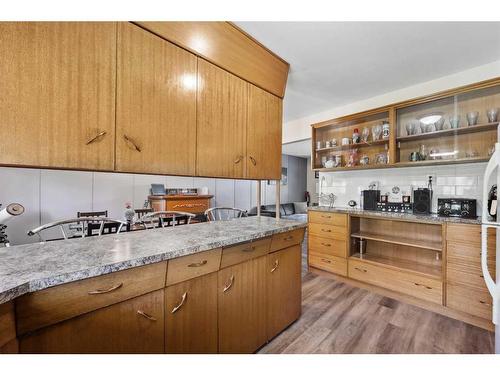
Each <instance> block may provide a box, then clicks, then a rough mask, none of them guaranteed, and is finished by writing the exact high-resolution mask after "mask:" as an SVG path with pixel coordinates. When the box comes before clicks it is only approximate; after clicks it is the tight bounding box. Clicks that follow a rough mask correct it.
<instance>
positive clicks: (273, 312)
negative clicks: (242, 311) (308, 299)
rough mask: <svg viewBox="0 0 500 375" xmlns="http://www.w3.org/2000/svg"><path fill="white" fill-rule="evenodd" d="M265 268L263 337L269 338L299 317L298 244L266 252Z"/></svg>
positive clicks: (299, 250) (299, 275)
mask: <svg viewBox="0 0 500 375" xmlns="http://www.w3.org/2000/svg"><path fill="white" fill-rule="evenodd" d="M267 270H268V274H267V301H268V302H267V338H268V340H271V339H272V338H273V337H274V336H276V335H277V334H278V333H280V332H281V331H282V330H283V329H285V328H286V327H288V326H289V325H290V324H292V323H293V322H294V321H295V320H297V319H298V318H299V316H300V312H301V306H302V289H301V277H302V276H301V247H300V245H296V246H292V247H289V248H288V249H284V250H280V251H277V252H275V253H272V254H269V255H268V256H267Z"/></svg>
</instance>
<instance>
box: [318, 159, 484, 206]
mask: <svg viewBox="0 0 500 375" xmlns="http://www.w3.org/2000/svg"><path fill="white" fill-rule="evenodd" d="M485 168H486V163H477V164H461V165H450V166H446V165H443V166H433V167H412V168H389V169H377V170H364V171H363V170H361V171H348V172H329V173H320V174H319V185H320V192H322V193H326V194H329V193H333V194H335V196H336V202H335V206H340V207H346V206H347V202H349V200H351V199H353V200H355V201H356V202H357V203H358V207H359V204H360V194H361V191H362V190H365V189H367V188H368V185H369V183H370V182H371V181H378V182H379V183H380V185H379V186H380V190H381V194H384V193H386V192H389V191H390V190H391V189H392V187H393V186H399V187H400V188H401V190H402V191H403V192H404V191H407V192H408V195H410V192H411V187H412V186H413V187H414V188H417V187H427V180H428V176H432V177H433V178H432V181H433V191H434V193H433V207H432V211H433V212H436V205H437V199H438V198H447V197H457V198H471V199H477V201H478V207H477V210H478V213H479V212H480V209H481V203H482V202H481V200H482V199H481V194H482V187H483V174H484V170H485ZM320 205H325V204H324V203H323V204H322V203H320Z"/></svg>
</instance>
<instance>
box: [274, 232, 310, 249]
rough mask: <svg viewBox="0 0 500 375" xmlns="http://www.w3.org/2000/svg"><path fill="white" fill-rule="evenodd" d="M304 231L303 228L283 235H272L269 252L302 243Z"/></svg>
mask: <svg viewBox="0 0 500 375" xmlns="http://www.w3.org/2000/svg"><path fill="white" fill-rule="evenodd" d="M305 231H306V229H305V228H299V229H294V230H291V231H288V232H284V233H277V234H274V235H273V237H272V241H271V249H270V250H269V251H270V252H273V251H277V250H281V249H285V248H287V247H290V246H292V245H297V244H300V243H302V241H303V240H304V233H305Z"/></svg>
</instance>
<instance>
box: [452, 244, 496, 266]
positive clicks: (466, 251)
mask: <svg viewBox="0 0 500 375" xmlns="http://www.w3.org/2000/svg"><path fill="white" fill-rule="evenodd" d="M446 248H447V250H448V252H447V256H448V259H452V258H462V259H463V260H464V261H467V262H471V264H472V265H479V267H481V245H480V244H473V243H467V242H455V241H448V243H447V245H446ZM495 258H496V250H495V243H494V242H493V241H491V239H490V238H489V239H488V263H491V262H494V261H495Z"/></svg>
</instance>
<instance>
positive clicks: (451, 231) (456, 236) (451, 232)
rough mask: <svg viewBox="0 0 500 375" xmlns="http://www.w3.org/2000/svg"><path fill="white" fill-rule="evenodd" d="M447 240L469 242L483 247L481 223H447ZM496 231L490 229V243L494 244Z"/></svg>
mask: <svg viewBox="0 0 500 375" xmlns="http://www.w3.org/2000/svg"><path fill="white" fill-rule="evenodd" d="M446 240H448V241H454V242H456V241H459V242H467V243H470V244H474V245H477V246H479V247H481V225H479V224H447V226H446ZM495 240H496V233H495V231H494V230H491V229H490V230H489V231H488V243H489V244H494V243H495Z"/></svg>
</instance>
